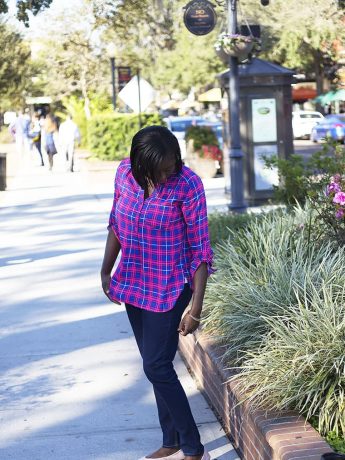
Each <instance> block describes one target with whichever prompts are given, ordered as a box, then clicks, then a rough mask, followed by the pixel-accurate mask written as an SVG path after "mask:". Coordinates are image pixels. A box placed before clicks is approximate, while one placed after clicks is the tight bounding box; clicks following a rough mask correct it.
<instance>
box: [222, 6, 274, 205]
mask: <svg viewBox="0 0 345 460" xmlns="http://www.w3.org/2000/svg"><path fill="white" fill-rule="evenodd" d="M261 4H262V5H263V6H267V5H268V4H269V0H261ZM228 33H229V34H236V33H237V0H228ZM229 66H230V72H229V75H230V76H229V96H230V97H229V133H230V152H229V160H230V180H231V203H230V205H229V208H230V210H232V211H234V212H239V213H241V212H244V211H245V209H246V208H247V203H246V202H245V200H244V183H243V152H242V149H241V135H240V99H239V93H240V88H239V75H238V59H237V57H234V56H230V59H229Z"/></svg>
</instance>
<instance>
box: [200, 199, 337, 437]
mask: <svg viewBox="0 0 345 460" xmlns="http://www.w3.org/2000/svg"><path fill="white" fill-rule="evenodd" d="M316 218H317V215H316V213H315V210H313V209H310V208H307V209H305V210H304V209H302V208H300V207H296V208H295V209H294V212H293V213H287V212H285V211H281V210H280V211H275V212H273V213H270V214H268V215H261V216H260V218H258V219H254V220H252V221H250V222H249V223H248V224H247V225H246V227H245V228H243V229H237V230H236V231H234V230H232V229H231V228H230V229H229V238H228V239H227V240H224V241H223V242H221V243H219V244H218V245H217V247H216V268H217V272H216V273H215V274H214V275H213V276H212V277H211V279H210V281H209V283H208V286H207V291H206V294H205V302H204V304H205V319H204V321H203V326H204V331H205V333H207V334H210V335H212V336H213V337H214V338H215V339H216V340H218V342H219V344H220V345H221V347H222V349H223V361H224V363H225V364H227V365H229V366H230V367H234V366H236V367H237V368H238V370H240V371H241V373H240V374H239V376H238V377H236V379H238V384H239V385H241V389H242V391H243V397H244V398H245V397H249V398H250V399H252V400H253V404H254V406H255V404H256V405H258V406H259V407H263V408H265V409H286V408H289V409H296V410H299V411H300V412H301V413H304V414H306V415H307V416H308V417H311V416H313V415H314V416H317V418H318V423H319V427H320V430H321V432H326V431H329V430H334V431H335V432H337V431H342V430H343V431H344V427H345V425H344V423H345V422H344V413H345V411H344V409H345V408H344V402H345V380H344V379H345V357H344V339H345V315H344V307H343V305H344V301H345V289H344V286H345V265H344V256H345V248H344V247H341V248H336V247H335V246H334V244H332V243H331V242H329V243H326V242H319V244H315V243H314V242H313V234H312V232H311V230H312V229H313V227H314V224H315V219H316ZM254 401H255V402H254Z"/></svg>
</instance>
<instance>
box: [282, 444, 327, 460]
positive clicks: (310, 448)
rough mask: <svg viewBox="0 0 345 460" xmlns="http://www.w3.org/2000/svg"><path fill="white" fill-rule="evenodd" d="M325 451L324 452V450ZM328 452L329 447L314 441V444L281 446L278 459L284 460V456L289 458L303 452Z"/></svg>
mask: <svg viewBox="0 0 345 460" xmlns="http://www.w3.org/2000/svg"><path fill="white" fill-rule="evenodd" d="M324 449H326V450H324ZM321 450H322V451H323V452H329V451H330V447H329V446H328V444H327V443H326V442H325V441H322V440H321V441H316V442H310V441H309V442H306V443H301V444H290V445H288V446H281V447H280V448H279V449H278V453H279V458H281V459H284V458H285V456H286V455H288V456H291V455H292V454H293V455H299V454H300V453H304V452H313V453H314V452H315V451H317V452H321Z"/></svg>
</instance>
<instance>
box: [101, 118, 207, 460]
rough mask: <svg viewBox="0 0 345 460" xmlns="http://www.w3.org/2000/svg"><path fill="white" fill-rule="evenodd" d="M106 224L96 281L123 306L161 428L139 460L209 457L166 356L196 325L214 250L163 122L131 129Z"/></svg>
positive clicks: (200, 204)
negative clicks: (156, 442) (154, 446)
mask: <svg viewBox="0 0 345 460" xmlns="http://www.w3.org/2000/svg"><path fill="white" fill-rule="evenodd" d="M108 229H109V233H108V238H107V243H106V247H105V254H104V259H103V264H102V269H101V279H102V287H103V290H104V292H105V294H106V295H107V297H108V298H109V299H110V300H112V301H113V302H115V303H120V302H124V303H125V305H126V310H127V315H128V318H129V321H130V323H131V326H132V329H133V332H134V336H135V339H136V342H137V344H138V348H139V351H140V354H141V356H142V360H143V367H144V372H145V374H146V376H147V378H148V379H149V381H150V382H151V383H152V385H153V390H154V395H155V398H156V403H157V408H158V417H159V421H160V425H161V428H162V433H163V442H162V447H160V448H159V449H158V450H156V451H154V452H152V453H151V454H149V455H148V456H147V457H142V459H141V460H145V459H161V460H168V459H169V460H182V459H185V460H201V459H202V460H209V459H210V456H209V454H208V453H207V452H206V451H205V449H204V446H203V445H202V444H201V441H200V434H199V431H198V428H197V426H196V423H195V421H194V418H193V415H192V412H191V409H190V406H189V402H188V400H187V397H186V394H185V392H184V390H183V388H182V386H181V383H180V381H179V379H178V377H177V375H176V372H175V369H174V366H173V359H174V357H175V354H176V351H177V346H178V341H179V334H180V335H182V336H185V335H187V334H191V333H192V332H194V331H195V330H196V329H197V328H198V326H199V323H200V316H201V311H202V303H203V298H204V292H205V287H206V281H207V276H208V274H210V273H212V271H213V270H212V268H211V267H212V257H213V253H212V250H211V246H210V242H209V235H208V224H207V211H206V200H205V194H204V188H203V185H202V182H201V179H200V178H199V177H198V176H197V175H196V174H195V173H193V172H192V171H191V170H190V169H189V168H187V167H185V166H183V165H182V160H181V152H180V148H179V144H178V141H177V139H176V137H175V136H174V135H173V134H172V133H171V132H170V131H169V130H168V129H167V128H164V127H161V126H151V127H148V128H144V129H142V130H140V131H139V132H138V133H137V134H136V135H135V136H134V138H133V140H132V147H131V152H130V159H125V160H123V161H122V162H121V164H120V165H119V167H118V170H117V172H116V178H115V194H114V203H113V207H112V210H111V214H110V220H109V227H108ZM120 249H121V253H122V254H121V260H120V263H119V265H118V267H117V269H116V270H115V273H114V274H113V276H112V277H111V271H112V269H113V267H114V264H115V261H116V258H117V256H118V254H119V252H120ZM192 297H193V300H192V306H191V308H190V310H189V311H188V312H187V313H185V314H184V312H185V309H186V307H187V306H188V304H189V302H190V300H191V298H192ZM183 314H184V316H183Z"/></svg>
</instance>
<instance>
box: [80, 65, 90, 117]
mask: <svg viewBox="0 0 345 460" xmlns="http://www.w3.org/2000/svg"><path fill="white" fill-rule="evenodd" d="M80 83H81V93H82V95H83V98H84V111H85V116H86V119H87V120H89V119H90V118H91V111H90V99H89V96H88V94H87V85H86V78H85V74H84V73H83V75H82V76H81V78H80Z"/></svg>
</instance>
